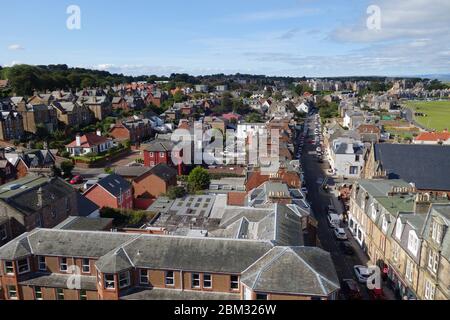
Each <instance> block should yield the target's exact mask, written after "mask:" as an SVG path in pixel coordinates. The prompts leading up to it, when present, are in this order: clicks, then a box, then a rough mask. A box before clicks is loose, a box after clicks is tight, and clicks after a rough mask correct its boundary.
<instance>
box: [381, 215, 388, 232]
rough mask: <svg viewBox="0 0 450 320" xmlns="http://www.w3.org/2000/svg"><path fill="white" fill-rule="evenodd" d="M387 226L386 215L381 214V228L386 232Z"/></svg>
mask: <svg viewBox="0 0 450 320" xmlns="http://www.w3.org/2000/svg"><path fill="white" fill-rule="evenodd" d="M388 226H389V223H388V220H387V218H386V216H383V224H382V228H383V232H384V233H386V232H387V229H388Z"/></svg>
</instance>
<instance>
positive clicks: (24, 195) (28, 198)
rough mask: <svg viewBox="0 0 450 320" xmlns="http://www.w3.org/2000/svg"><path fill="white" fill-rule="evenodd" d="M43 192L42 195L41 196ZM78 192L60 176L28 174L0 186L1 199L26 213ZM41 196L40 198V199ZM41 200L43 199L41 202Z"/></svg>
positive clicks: (31, 212) (28, 213)
mask: <svg viewBox="0 0 450 320" xmlns="http://www.w3.org/2000/svg"><path fill="white" fill-rule="evenodd" d="M40 192H41V194H42V196H39V193H40ZM74 192H76V191H75V189H74V188H72V186H70V185H69V184H67V183H66V182H65V181H64V180H62V179H60V178H47V177H36V176H28V177H25V178H22V179H18V180H15V181H13V182H11V183H8V184H5V185H3V186H1V187H0V199H1V200H3V201H5V202H6V203H7V204H8V205H10V206H12V207H14V208H15V209H16V210H19V211H20V212H22V213H23V214H25V215H30V214H33V213H34V212H36V211H37V210H39V209H40V208H41V206H42V207H46V206H48V205H50V204H52V203H53V202H54V201H55V200H56V199H61V198H63V197H66V196H67V195H69V194H71V193H74ZM39 198H40V199H39ZM39 201H42V202H41V204H39Z"/></svg>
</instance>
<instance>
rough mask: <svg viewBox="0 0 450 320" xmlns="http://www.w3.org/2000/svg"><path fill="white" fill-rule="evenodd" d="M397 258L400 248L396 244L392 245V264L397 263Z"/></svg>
mask: <svg viewBox="0 0 450 320" xmlns="http://www.w3.org/2000/svg"><path fill="white" fill-rule="evenodd" d="M399 256H400V247H399V246H398V245H397V244H394V247H393V253H392V258H393V259H394V262H397V261H398V258H399Z"/></svg>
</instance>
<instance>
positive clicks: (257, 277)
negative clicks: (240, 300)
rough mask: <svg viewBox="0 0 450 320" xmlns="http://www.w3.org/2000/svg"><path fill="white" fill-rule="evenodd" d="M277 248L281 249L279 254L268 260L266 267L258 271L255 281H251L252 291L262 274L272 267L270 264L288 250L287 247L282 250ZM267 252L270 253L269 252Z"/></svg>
mask: <svg viewBox="0 0 450 320" xmlns="http://www.w3.org/2000/svg"><path fill="white" fill-rule="evenodd" d="M278 248H281V249H282V250H281V252H280V253H278V254H277V255H275V256H274V257H273V258H272V259H270V260H269V261H268V262H267V263H266V266H264V267H262V268H261V269H260V270H259V272H258V275H257V276H256V278H255V280H254V281H253V285H252V289H254V286H255V285H256V282H257V281H258V280H259V278H260V277H261V275H262V273H263V272H264V271H266V270H267V269H268V268H270V267H271V266H272V264H273V263H274V261H275V259H278V258H279V257H281V256H282V255H283V254H284V253H285V252H286V251H287V250H288V249H289V247H285V248H283V247H278ZM269 252H270V251H269ZM269 252H267V254H268V253H269ZM267 254H266V255H267ZM255 263H256V262H255Z"/></svg>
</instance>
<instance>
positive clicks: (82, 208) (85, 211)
mask: <svg viewBox="0 0 450 320" xmlns="http://www.w3.org/2000/svg"><path fill="white" fill-rule="evenodd" d="M77 206H78V211H77V212H78V215H79V216H82V217H87V216H89V215H91V214H92V213H93V212H95V211H97V210H99V209H100V207H99V206H98V205H96V204H95V203H94V202H92V201H91V200H89V199H88V198H86V197H85V196H83V195H82V194H81V193H79V192H77Z"/></svg>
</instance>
